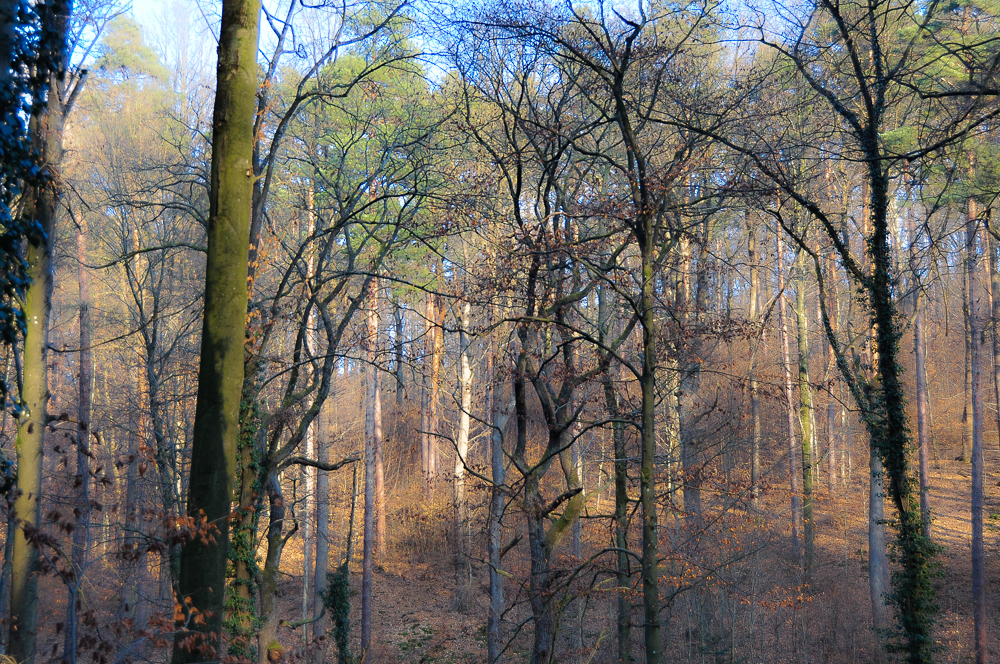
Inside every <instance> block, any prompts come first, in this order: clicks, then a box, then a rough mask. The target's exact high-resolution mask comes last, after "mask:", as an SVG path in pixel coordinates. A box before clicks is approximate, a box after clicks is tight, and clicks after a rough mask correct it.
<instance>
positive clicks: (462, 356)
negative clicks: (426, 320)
mask: <svg viewBox="0 0 1000 664" xmlns="http://www.w3.org/2000/svg"><path fill="white" fill-rule="evenodd" d="M471 307H472V305H471V303H469V302H468V301H466V302H463V303H462V306H461V325H460V326H459V330H458V346H459V361H458V364H459V375H458V382H459V393H460V398H459V400H460V409H459V414H458V435H457V436H456V437H455V446H456V451H457V454H456V455H455V536H456V537H455V539H456V543H457V547H456V550H455V575H456V577H457V580H458V582H459V583H469V582H471V578H470V577H471V566H470V565H469V560H470V558H469V556H468V553H469V552H468V547H467V544H468V542H467V539H468V533H467V530H468V521H469V516H468V510H469V505H468V500H467V498H466V495H465V464H466V463H467V459H468V455H469V427H470V424H471V416H470V413H471V411H472V362H471V361H470V358H469V344H470V339H469V316H470V312H471ZM466 571H468V573H465V572H466Z"/></svg>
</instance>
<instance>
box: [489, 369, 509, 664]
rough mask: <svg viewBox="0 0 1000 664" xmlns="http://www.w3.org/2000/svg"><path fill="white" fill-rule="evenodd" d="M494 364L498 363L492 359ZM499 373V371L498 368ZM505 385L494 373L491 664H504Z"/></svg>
mask: <svg viewBox="0 0 1000 664" xmlns="http://www.w3.org/2000/svg"><path fill="white" fill-rule="evenodd" d="M490 359H491V362H493V361H495V360H493V358H492V349H491V356H490ZM493 371H494V372H495V371H496V369H495V368H494V369H493ZM505 392H506V390H505V389H504V384H503V383H502V382H500V380H499V379H498V378H497V377H496V373H494V378H493V385H492V390H491V400H492V403H491V404H490V406H491V408H490V424H491V426H492V431H491V433H490V473H491V476H492V477H491V479H492V480H493V486H492V487H491V489H490V513H489V522H488V524H487V530H488V535H489V541H488V543H487V546H488V549H489V550H488V555H489V564H490V607H489V613H488V614H487V623H486V652H487V661H488V664H502V661H503V655H502V653H503V629H502V625H501V619H502V617H503V611H504V597H503V575H502V574H501V573H500V569H501V567H500V565H501V564H502V562H503V561H502V560H501V559H500V552H501V549H502V547H503V515H504V506H505V500H506V496H505V494H504V488H503V487H504V484H505V483H506V481H507V476H506V470H505V463H504V461H505V459H504V453H503V442H504V431H505V430H506V427H507V419H508V417H509V416H510V413H509V411H508V407H507V395H506V393H505Z"/></svg>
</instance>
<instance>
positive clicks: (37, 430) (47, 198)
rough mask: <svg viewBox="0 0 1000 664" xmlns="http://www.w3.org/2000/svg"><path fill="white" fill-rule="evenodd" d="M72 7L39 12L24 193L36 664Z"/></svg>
mask: <svg viewBox="0 0 1000 664" xmlns="http://www.w3.org/2000/svg"><path fill="white" fill-rule="evenodd" d="M72 11H73V3H72V1H71V0H54V1H53V2H52V3H45V4H43V5H41V8H40V12H41V19H42V21H41V22H42V29H43V31H44V32H45V39H47V40H51V42H50V43H48V44H43V46H42V49H43V51H44V50H45V49H46V48H49V49H51V52H50V53H46V55H48V56H50V57H52V58H53V60H54V62H53V64H54V67H53V69H54V70H55V71H54V72H53V74H52V75H51V76H50V77H49V81H50V86H49V88H50V89H49V94H48V107H47V108H46V110H45V111H44V112H43V113H42V114H41V115H40V116H39V117H37V118H35V119H33V120H32V122H31V131H32V134H33V136H32V141H33V144H34V148H35V150H36V153H37V154H38V157H39V161H40V162H41V163H42V164H45V175H46V177H47V181H46V182H45V183H44V184H42V185H41V186H39V187H36V188H35V189H34V190H29V191H28V192H26V196H27V197H30V198H29V202H28V203H27V204H26V206H25V207H26V212H25V213H26V214H33V215H34V219H35V221H36V222H37V223H38V225H39V226H40V227H41V230H42V237H40V238H33V239H31V240H30V241H29V242H28V247H27V257H26V258H27V264H28V277H29V278H30V279H31V285H30V286H28V288H27V291H26V292H25V296H24V304H23V306H22V311H23V312H24V319H25V323H26V331H25V336H24V346H23V350H22V364H21V373H22V378H21V381H22V382H21V394H20V397H21V404H22V407H23V410H22V411H21V413H20V416H19V417H18V422H17V440H16V442H15V448H16V457H17V484H16V489H15V491H16V496H17V497H16V498H15V500H14V515H15V518H16V520H17V525H18V528H17V530H16V531H15V533H14V550H13V552H12V556H11V604H10V610H11V612H10V616H11V620H10V636H9V639H8V642H7V647H8V652H9V653H10V656H11V657H13V658H14V660H15V661H17V662H22V663H27V664H33V662H34V661H35V653H36V649H37V632H38V577H39V575H40V574H41V569H40V555H39V550H38V547H37V546H36V544H35V543H34V542H33V541H31V535H32V534H33V533H34V532H35V531H36V530H37V529H38V528H39V527H40V526H41V508H42V503H41V501H42V456H43V445H44V432H45V426H46V421H45V420H46V404H47V402H48V370H47V357H48V338H49V314H50V313H51V310H52V272H53V262H52V253H53V245H54V242H55V237H56V226H55V223H56V214H57V213H58V206H59V200H60V198H61V195H62V189H63V183H62V181H61V178H60V175H59V166H60V164H61V163H62V157H63V127H64V123H65V119H66V118H65V110H66V109H65V108H64V106H63V101H64V100H63V95H64V94H65V92H66V90H65V85H64V81H65V77H64V74H65V70H66V67H67V64H68V50H67V45H66V38H67V34H68V31H69V17H70V14H71V13H72ZM31 198H33V200H31Z"/></svg>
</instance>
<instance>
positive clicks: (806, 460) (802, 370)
mask: <svg viewBox="0 0 1000 664" xmlns="http://www.w3.org/2000/svg"><path fill="white" fill-rule="evenodd" d="M805 258H806V254H805V253H800V254H799V264H798V265H797V266H796V284H795V286H796V287H795V322H796V326H795V330H796V346H797V349H798V386H799V431H800V433H801V435H802V439H801V445H802V525H803V530H804V532H803V534H804V535H805V558H804V559H803V568H804V569H805V571H806V573H809V572H810V571H811V570H812V566H813V555H814V553H815V549H816V530H815V521H814V520H813V479H814V478H815V472H816V466H815V464H814V462H813V456H814V450H813V444H812V443H813V431H814V428H813V424H814V422H815V415H814V413H813V401H812V388H811V387H810V385H809V313H808V310H807V308H806V268H805Z"/></svg>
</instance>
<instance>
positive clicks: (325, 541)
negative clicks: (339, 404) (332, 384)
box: [313, 408, 330, 664]
mask: <svg viewBox="0 0 1000 664" xmlns="http://www.w3.org/2000/svg"><path fill="white" fill-rule="evenodd" d="M316 449H317V454H316V460H317V461H319V462H320V463H329V462H330V423H329V413H328V412H327V410H326V408H324V410H323V411H322V412H321V413H320V418H319V440H318V443H317V448H316ZM329 571H330V476H329V474H327V473H326V472H325V471H320V472H319V474H318V475H317V477H316V564H315V570H314V573H313V590H314V593H315V595H314V597H313V616H314V617H315V616H318V615H320V614H321V613H322V612H323V593H324V592H326V574H327V572H329ZM325 633H326V618H325V617H324V618H318V619H317V620H316V622H314V623H313V635H314V636H322V635H323V634H325ZM317 650H318V653H317V657H319V661H320V664H321V661H322V653H323V650H324V649H323V648H319V649H317ZM314 661H316V660H314Z"/></svg>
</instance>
